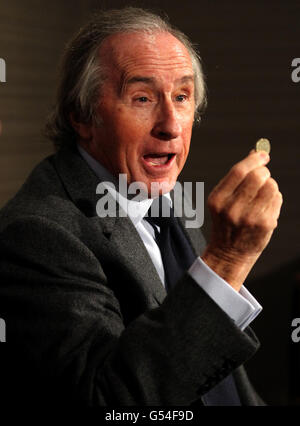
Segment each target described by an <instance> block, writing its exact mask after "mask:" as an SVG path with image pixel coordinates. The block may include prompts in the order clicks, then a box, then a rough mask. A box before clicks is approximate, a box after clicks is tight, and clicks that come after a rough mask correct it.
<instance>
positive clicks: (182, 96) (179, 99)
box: [175, 95, 187, 102]
mask: <svg viewBox="0 0 300 426" xmlns="http://www.w3.org/2000/svg"><path fill="white" fill-rule="evenodd" d="M175 99H176V101H177V102H184V101H186V100H187V96H186V95H178V96H176V98H175Z"/></svg>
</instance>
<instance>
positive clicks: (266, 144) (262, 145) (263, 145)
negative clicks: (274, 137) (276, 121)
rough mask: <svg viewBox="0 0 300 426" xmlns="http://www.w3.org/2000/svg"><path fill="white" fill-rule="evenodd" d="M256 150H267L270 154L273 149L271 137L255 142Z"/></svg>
mask: <svg viewBox="0 0 300 426" xmlns="http://www.w3.org/2000/svg"><path fill="white" fill-rule="evenodd" d="M255 151H256V152H258V151H266V152H267V153H268V154H270V151H271V144H270V141H269V139H265V138H261V139H259V140H258V141H257V142H256V144H255Z"/></svg>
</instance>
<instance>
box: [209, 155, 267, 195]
mask: <svg viewBox="0 0 300 426" xmlns="http://www.w3.org/2000/svg"><path fill="white" fill-rule="evenodd" d="M269 161H270V157H269V155H268V154H267V153H266V152H264V151H260V152H253V153H250V154H249V155H248V156H247V157H246V158H244V159H243V160H242V161H240V162H239V163H237V164H235V165H234V166H233V167H232V168H231V170H230V171H229V173H228V174H227V175H226V176H225V177H224V178H223V179H222V180H221V181H220V183H219V184H218V185H217V186H216V188H215V190H216V192H222V194H223V197H224V198H226V197H228V196H230V195H231V194H232V193H233V192H234V191H235V190H236V188H237V187H238V186H239V185H240V184H241V182H242V181H243V180H244V179H245V177H246V176H247V175H248V173H250V172H251V171H252V170H254V169H256V168H258V167H262V166H265V165H266V164H267V163H268V162H269Z"/></svg>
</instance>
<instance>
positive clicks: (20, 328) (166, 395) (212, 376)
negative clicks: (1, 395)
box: [0, 216, 258, 406]
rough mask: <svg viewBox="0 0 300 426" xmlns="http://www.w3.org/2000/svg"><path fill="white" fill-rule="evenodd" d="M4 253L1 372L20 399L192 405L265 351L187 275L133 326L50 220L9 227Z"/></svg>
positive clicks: (78, 243) (68, 236)
mask: <svg viewBox="0 0 300 426" xmlns="http://www.w3.org/2000/svg"><path fill="white" fill-rule="evenodd" d="M0 251H1V261H0V276H1V284H0V314H1V315H0V316H1V317H3V318H4V319H5V321H6V325H7V342H6V343H5V345H6V347H5V361H3V362H2V363H1V365H2V370H3V372H2V373H3V375H6V376H7V377H8V382H9V388H10V390H11V393H12V394H13V395H14V398H16V397H17V395H19V396H20V397H22V398H24V397H25V396H26V395H35V396H36V395H38V397H39V400H40V401H42V403H49V402H51V403H53V401H55V403H63V404H64V405H65V404H67V403H74V401H78V403H80V404H83V405H92V406H99V405H189V404H190V403H192V402H193V401H195V400H197V399H198V398H200V397H201V395H202V394H204V393H205V392H207V391H208V390H209V389H211V388H212V387H213V386H214V385H215V384H217V383H218V382H219V381H220V380H222V378H224V377H225V376H226V375H228V374H229V373H230V372H231V371H233V370H234V369H236V368H237V367H238V366H239V365H241V364H242V363H243V362H244V361H245V360H247V359H248V358H250V357H251V356H252V355H253V354H254V352H255V351H256V349H257V347H258V342H257V340H256V338H255V336H253V335H252V334H250V333H248V330H247V329H246V330H245V332H242V331H241V330H240V329H239V328H238V327H236V326H235V324H234V323H233V321H232V320H231V319H230V318H229V317H228V316H227V315H226V314H225V313H224V312H223V311H222V310H221V309H220V308H219V307H218V306H217V305H216V304H215V303H214V301H213V300H212V299H210V298H209V296H207V295H206V293H205V292H204V291H203V290H201V289H200V288H199V286H198V285H197V284H196V283H195V282H194V281H193V279H192V278H191V277H190V276H189V275H187V274H186V275H185V276H184V277H183V279H182V280H181V281H180V282H179V283H178V285H177V286H176V287H175V288H174V289H173V290H172V291H171V292H170V293H169V294H168V295H167V297H166V298H165V300H164V302H163V303H162V305H157V306H153V307H152V308H151V309H149V310H147V311H145V312H144V313H143V314H141V315H140V316H138V317H137V318H136V319H134V320H133V321H132V322H130V323H129V324H128V325H127V326H126V327H125V326H124V321H123V318H122V313H121V310H120V305H119V301H118V299H117V297H116V295H115V294H114V292H113V290H112V288H111V287H110V285H109V282H108V279H107V277H106V275H105V273H104V271H103V268H102V267H101V262H100V261H99V259H97V258H96V257H95V255H94V254H93V253H92V252H91V251H90V250H89V249H88V247H87V246H86V245H85V244H84V243H83V242H82V240H80V239H79V238H78V237H76V236H74V235H73V234H72V233H70V232H69V231H68V230H67V229H66V228H64V227H63V226H61V225H59V224H57V223H55V222H52V221H50V220H48V219H47V218H44V217H37V216H28V217H26V218H22V219H20V220H16V221H14V222H13V223H11V224H10V225H8V226H7V227H6V228H5V229H4V230H3V231H2V232H1V234H0ZM119 279H120V280H122V276H121V275H120V277H119ZM4 365H5V368H4ZM6 390H7V394H9V392H8V388H7V389H6Z"/></svg>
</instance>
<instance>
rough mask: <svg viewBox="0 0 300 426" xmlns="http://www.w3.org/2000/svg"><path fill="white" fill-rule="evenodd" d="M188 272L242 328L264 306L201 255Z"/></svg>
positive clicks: (242, 328)
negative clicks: (231, 283) (210, 265)
mask: <svg viewBox="0 0 300 426" xmlns="http://www.w3.org/2000/svg"><path fill="white" fill-rule="evenodd" d="M188 273H189V274H190V276H191V277H192V278H193V279H194V280H195V281H196V283H197V284H198V285H199V286H200V287H201V288H202V289H203V290H204V291H205V292H206V293H207V294H208V295H209V296H210V297H211V298H212V299H213V300H214V301H215V302H216V304H217V305H218V306H219V307H220V308H221V309H223V311H224V312H225V313H226V314H227V315H228V316H229V317H230V318H231V319H232V320H233V321H234V322H235V323H236V325H237V326H238V327H239V328H240V329H241V330H244V329H245V328H246V327H247V326H248V325H249V324H250V323H251V322H252V321H253V320H254V318H256V317H257V315H258V314H259V313H260V312H261V310H262V306H261V305H260V304H259V303H258V302H257V300H256V299H255V298H254V297H253V296H252V295H251V294H250V293H249V291H248V290H247V289H246V288H245V287H244V286H242V287H241V289H240V291H239V292H237V291H236V290H234V288H233V287H231V285H229V284H228V283H227V282H226V281H225V280H223V279H222V278H221V277H219V275H217V274H216V273H215V272H214V271H213V270H212V269H211V268H210V267H209V266H208V265H207V264H206V263H205V262H203V260H202V259H201V258H200V257H198V258H197V259H196V260H195V261H194V263H193V264H192V266H191V267H190V269H189V270H188Z"/></svg>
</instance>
